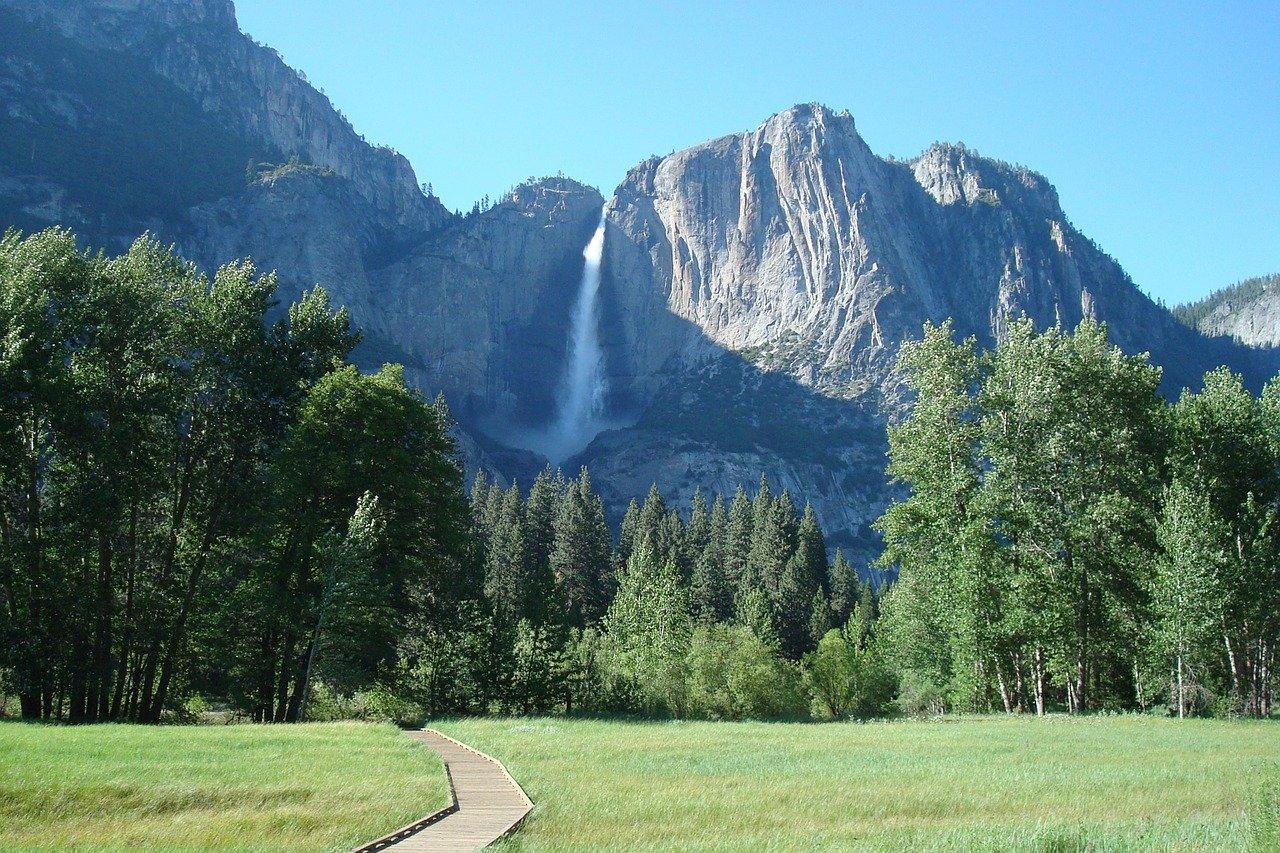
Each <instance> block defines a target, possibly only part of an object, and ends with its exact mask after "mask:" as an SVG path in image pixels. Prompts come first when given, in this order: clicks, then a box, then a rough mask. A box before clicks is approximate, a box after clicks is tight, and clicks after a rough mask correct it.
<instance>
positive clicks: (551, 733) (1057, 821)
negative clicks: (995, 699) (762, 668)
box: [440, 717, 1280, 851]
mask: <svg viewBox="0 0 1280 853" xmlns="http://www.w3.org/2000/svg"><path fill="white" fill-rule="evenodd" d="M440 728H441V729H442V730H443V731H445V732H447V733H448V734H450V735H452V736H454V737H457V738H459V739H461V740H463V741H464V742H467V743H470V744H472V745H473V746H475V747H477V748H478V749H482V750H484V751H486V752H488V753H489V754H491V755H494V756H495V757H497V758H499V759H501V760H503V761H504V762H505V763H506V765H507V767H508V768H509V769H510V770H511V772H512V773H513V774H514V775H515V777H516V778H517V779H518V780H520V782H521V784H522V785H524V787H525V789H526V790H527V791H528V792H529V795H530V796H531V797H532V798H533V800H534V801H535V803H537V806H536V808H535V810H534V813H533V816H532V818H531V820H530V821H529V822H528V823H527V824H526V825H525V827H524V828H523V829H522V830H521V831H520V833H519V834H517V836H516V837H515V838H513V839H512V841H511V842H510V845H511V846H512V847H513V848H515V849H527V850H562V849H569V850H584V849H593V850H599V849H617V848H620V847H625V848H628V849H633V848H634V849H642V850H677V849H704V850H719V849H750V850H809V849H823V848H833V847H835V848H841V847H842V848H857V849H873V850H875V849H884V850H891V849H892V850H901V849H913V850H915V849H923V850H1027V851H1075V850H1081V851H1083V850H1090V851H1110V850H1115V851H1120V850H1125V851H1128V850H1233V851H1234V850H1240V849H1243V848H1245V847H1247V846H1248V845H1249V843H1250V842H1251V841H1252V840H1253V839H1252V838H1251V837H1250V836H1251V833H1252V834H1253V835H1256V836H1257V837H1258V838H1259V839H1261V838H1264V837H1265V832H1267V831H1269V830H1267V829H1265V823H1263V822H1261V821H1264V820H1265V818H1264V817H1262V816H1261V815H1259V818H1258V819H1257V820H1255V819H1254V818H1253V816H1252V815H1250V816H1248V817H1247V816H1246V810H1247V809H1249V808H1250V806H1251V805H1252V804H1251V800H1250V797H1251V791H1252V790H1253V789H1254V788H1255V787H1257V776H1256V774H1255V773H1253V772H1252V771H1253V770H1254V769H1255V768H1257V767H1259V766H1262V765H1264V764H1265V763H1266V762H1268V761H1272V760H1274V759H1275V757H1276V755H1277V754H1280V727H1277V726H1276V725H1275V724H1274V723H1268V722H1249V721H1207V720H1185V721H1177V720H1165V719H1154V718H1141V717H1094V718H1084V719H1070V718H1065V717H1055V718H1049V719H1042V720H1037V719H1033V718H955V719H946V720H941V721H929V722H906V721H903V722H885V723H871V724H865V725H860V724H854V723H850V724H821V725H813V724H786V723H773V724H770V723H629V722H602V721H585V720H576V721H575V720H563V719H544V720H460V721H450V722H448V723H444V724H442V725H441V726H440ZM1263 849H1265V848H1263Z"/></svg>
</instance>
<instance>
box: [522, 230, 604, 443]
mask: <svg viewBox="0 0 1280 853" xmlns="http://www.w3.org/2000/svg"><path fill="white" fill-rule="evenodd" d="M604 230H605V218H604V211H603V210H601V211H600V222H599V224H598V225H597V226H596V230H595V233H594V234H592V235H591V240H590V241H589V242H588V243H587V247H586V248H585V249H583V250H582V261H583V263H582V278H581V280H580V281H579V284H578V298H577V300H576V301H575V302H574V306H573V316H572V317H571V318H570V324H569V341H568V360H567V361H566V362H565V367H564V373H563V375H562V376H561V378H560V383H559V386H558V397H557V404H556V412H555V416H554V419H553V420H552V422H551V423H550V424H549V425H548V426H547V427H545V428H543V429H539V430H536V431H534V432H533V433H531V434H526V435H525V436H524V441H523V442H522V443H524V444H525V445H526V446H528V447H530V448H531V449H533V450H537V451H540V452H541V453H542V454H543V455H544V456H546V457H547V459H549V460H550V461H551V463H552V464H555V465H559V464H560V463H561V462H563V461H565V460H566V459H568V458H569V457H570V456H572V455H573V454H575V453H577V452H578V451H579V450H582V449H583V448H584V447H586V446H587V445H588V444H590V443H591V440H592V439H593V438H595V437H596V436H597V435H598V434H599V433H600V431H601V430H603V429H605V428H606V427H607V426H608V425H609V423H608V421H607V420H606V419H605V417H604V403H605V390H606V386H605V377H604V351H603V350H602V349H601V348H600V317H599V314H600V311H599V305H598V303H599V296H600V261H601V257H602V256H603V254H604Z"/></svg>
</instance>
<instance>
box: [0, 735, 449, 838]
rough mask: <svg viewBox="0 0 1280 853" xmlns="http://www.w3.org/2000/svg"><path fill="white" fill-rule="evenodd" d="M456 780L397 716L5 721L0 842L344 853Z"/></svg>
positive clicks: (430, 803) (402, 820)
mask: <svg viewBox="0 0 1280 853" xmlns="http://www.w3.org/2000/svg"><path fill="white" fill-rule="evenodd" d="M447 785H448V783H447V782H446V779H445V776H444V772H443V768H442V767H441V764H440V760H439V759H438V758H437V757H436V755H435V753H433V752H431V751H430V750H429V749H426V748H425V747H422V746H421V745H419V744H416V743H414V742H413V741H411V740H410V739H409V738H407V737H406V736H405V735H404V734H403V733H401V732H400V731H398V730H396V729H395V728H393V727H391V726H379V725H372V724H365V723H314V724H305V725H297V726H254V725H240V726H164V727H145V726H123V725H95V726H80V727H73V726H41V725H26V724H22V723H0V849H3V850H6V851H7V850H50V849H94V850H101V849H122V848H126V847H146V848H149V849H162V850H184V849H185V850H208V849H221V850H273V849H274V850H346V849H350V848H351V847H353V846H355V845H356V844H359V843H361V842H364V841H371V840H373V839H374V838H376V837H378V836H381V835H383V834H385V833H387V832H390V831H391V830H393V829H395V828H397V827H399V826H402V825H404V824H406V823H409V822H411V821H413V820H416V819H417V818H420V817H422V816H423V815H425V814H428V813H430V812H432V811H435V810H436V809H438V808H440V807H441V806H443V805H444V803H445V802H446V801H447V798H448V787H447Z"/></svg>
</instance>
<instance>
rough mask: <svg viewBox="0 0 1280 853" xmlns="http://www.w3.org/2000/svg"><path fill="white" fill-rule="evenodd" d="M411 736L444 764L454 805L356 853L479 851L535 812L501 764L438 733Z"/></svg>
mask: <svg viewBox="0 0 1280 853" xmlns="http://www.w3.org/2000/svg"><path fill="white" fill-rule="evenodd" d="M408 735H409V737H411V738H413V739H414V740H416V741H419V742H421V743H423V744H425V745H426V746H427V747H429V748H431V749H432V750H434V751H435V752H436V754H438V755H439V756H440V758H441V759H443V761H444V766H445V772H446V773H447V774H448V776H449V785H450V787H451V789H452V791H451V794H452V802H451V803H450V805H448V806H446V807H445V808H443V809H441V810H440V811H438V812H436V813H435V814H433V815H428V816H427V817H424V818H423V819H422V820H420V821H417V822H415V823H412V824H409V825H408V826H406V827H402V828H401V829H399V830H397V831H395V832H393V833H391V834H390V835H388V836H386V837H385V838H380V839H378V840H377V841H374V842H371V843H370V844H366V845H365V846H363V847H359V848H357V851H356V853H365V851H374V850H394V851H397V853H434V852H435V851H455V850H479V849H480V848H482V847H487V846H489V845H490V844H492V843H493V842H495V841H497V840H498V839H499V838H502V837H503V836H504V835H507V834H508V833H510V832H512V831H513V830H514V829H515V828H516V827H518V826H519V825H520V823H521V821H523V820H524V819H525V816H526V815H528V814H529V811H530V810H531V809H532V808H533V801H532V800H530V799H529V797H528V796H527V795H526V794H525V792H524V790H523V789H522V788H521V787H520V785H519V784H517V783H516V780H514V779H512V778H511V774H510V773H508V772H507V768H505V767H503V766H502V764H501V763H500V762H499V761H497V760H496V759H493V758H490V757H489V756H487V755H485V754H484V753H483V752H480V751H478V750H475V749H472V748H471V747H469V746H467V745H466V744H464V743H459V742H458V741H456V740H454V739H453V738H451V737H449V736H447V735H442V734H440V732H437V731H435V730H434V729H423V730H422V731H418V732H408Z"/></svg>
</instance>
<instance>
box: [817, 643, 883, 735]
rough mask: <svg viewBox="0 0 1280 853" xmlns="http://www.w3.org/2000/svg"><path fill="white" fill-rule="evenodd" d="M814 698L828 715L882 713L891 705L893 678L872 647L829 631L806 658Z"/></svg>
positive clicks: (863, 715)
mask: <svg viewBox="0 0 1280 853" xmlns="http://www.w3.org/2000/svg"><path fill="white" fill-rule="evenodd" d="M807 663H808V671H807V677H808V682H809V687H810V690H811V691H812V692H813V697H814V701H815V702H816V704H817V705H818V706H819V707H820V710H821V711H822V712H823V713H825V714H827V715H828V716H830V717H833V718H836V719H839V718H842V717H856V718H858V719H867V718H869V717H880V716H885V715H886V714H887V713H888V712H889V710H890V707H891V704H890V703H891V702H892V700H893V695H894V690H895V687H896V684H895V679H894V677H893V675H892V673H890V672H889V669H888V668H887V667H886V666H885V665H884V663H883V662H882V661H881V660H880V658H879V656H878V655H877V654H876V653H875V651H874V649H873V648H871V647H870V646H866V645H864V644H862V643H856V642H853V641H852V640H851V639H850V637H849V636H848V634H847V633H846V632H845V631H843V630H839V629H833V630H831V631H828V632H827V633H826V635H824V636H823V638H822V639H821V640H820V641H819V642H818V648H817V650H816V651H814V652H813V653H812V654H811V655H809V657H808V659H807Z"/></svg>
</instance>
